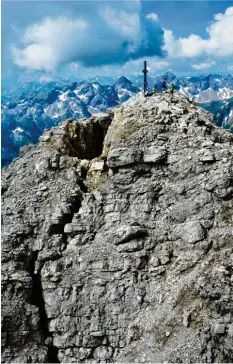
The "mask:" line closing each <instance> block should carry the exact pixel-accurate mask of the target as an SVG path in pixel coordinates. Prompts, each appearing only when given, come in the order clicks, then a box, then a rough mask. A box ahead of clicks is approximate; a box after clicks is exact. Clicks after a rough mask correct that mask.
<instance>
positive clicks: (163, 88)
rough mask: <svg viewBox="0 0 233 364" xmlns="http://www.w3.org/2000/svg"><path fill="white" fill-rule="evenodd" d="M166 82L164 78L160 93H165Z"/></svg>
mask: <svg viewBox="0 0 233 364" xmlns="http://www.w3.org/2000/svg"><path fill="white" fill-rule="evenodd" d="M166 80H167V79H166V77H165V78H164V80H163V82H162V92H163V91H165V92H166V91H167V82H166Z"/></svg>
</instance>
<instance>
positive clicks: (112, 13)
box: [101, 7, 140, 39]
mask: <svg viewBox="0 0 233 364" xmlns="http://www.w3.org/2000/svg"><path fill="white" fill-rule="evenodd" d="M101 15H102V17H103V18H104V20H105V22H106V23H107V24H108V25H109V27H110V28H112V29H114V30H115V31H117V32H119V34H123V35H126V36H128V37H129V38H133V39H134V38H135V37H138V35H139V33H140V19H139V14H138V13H136V12H133V13H128V12H126V11H124V10H118V9H114V8H110V7H107V8H105V9H104V10H103V11H102V12H101Z"/></svg>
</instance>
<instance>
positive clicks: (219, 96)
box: [1, 72, 233, 166]
mask: <svg viewBox="0 0 233 364" xmlns="http://www.w3.org/2000/svg"><path fill="white" fill-rule="evenodd" d="M164 77H166V79H167V83H168V84H170V83H171V82H174V84H175V85H176V89H177V90H179V92H181V93H184V94H186V95H187V96H188V97H192V98H194V100H195V101H196V102H198V103H199V104H200V105H201V106H202V107H204V108H205V109H207V110H209V111H210V112H213V113H214V114H215V116H216V121H217V124H218V125H221V126H223V127H226V128H229V129H231V130H232V131H233V77H232V76H231V75H229V76H227V77H223V76H221V75H208V76H204V77H189V78H184V77H180V78H177V77H176V76H175V75H174V74H173V73H171V72H167V73H166V74H164V75H160V76H155V77H151V76H149V77H148V81H149V82H148V84H149V89H152V87H153V86H154V84H156V86H157V89H158V91H160V89H161V83H162V80H163V79H164ZM101 82H103V83H104V82H105V83H106V84H101ZM142 84H143V76H142V75H141V76H133V77H131V80H129V79H127V78H126V77H123V76H122V77H120V78H119V79H118V80H115V79H113V78H110V77H103V78H96V79H91V80H88V81H76V82H72V81H69V80H68V79H63V80H62V79H58V80H56V81H53V82H47V83H44V82H43V83H39V82H34V81H30V82H22V83H20V84H19V85H18V86H17V87H14V88H12V87H8V88H5V89H4V88H3V89H2V147H1V150H2V166H4V165H6V164H8V163H10V162H11V161H12V160H13V159H14V158H15V157H17V156H18V154H19V149H20V147H22V146H23V145H25V144H28V143H30V142H32V143H36V142H37V141H38V138H39V136H40V135H41V134H42V133H43V131H44V129H46V128H50V127H51V126H53V125H57V124H59V123H60V122H61V121H63V120H65V119H67V118H75V119H78V118H83V117H89V116H91V115H92V114H95V113H98V112H102V111H105V110H106V109H107V108H109V107H113V106H116V105H119V104H121V103H122V102H124V101H126V100H128V99H129V98H130V97H131V96H132V95H134V94H135V93H138V92H141V87H142Z"/></svg>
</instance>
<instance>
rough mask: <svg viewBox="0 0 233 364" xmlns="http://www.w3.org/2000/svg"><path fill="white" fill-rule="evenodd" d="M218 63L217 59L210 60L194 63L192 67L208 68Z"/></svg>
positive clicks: (196, 68) (198, 68)
mask: <svg viewBox="0 0 233 364" xmlns="http://www.w3.org/2000/svg"><path fill="white" fill-rule="evenodd" d="M215 64H216V62H215V61H210V62H202V63H199V64H192V67H193V68H194V69H195V70H206V69H208V68H210V67H212V66H214V65H215Z"/></svg>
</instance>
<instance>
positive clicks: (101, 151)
mask: <svg viewBox="0 0 233 364" xmlns="http://www.w3.org/2000/svg"><path fill="white" fill-rule="evenodd" d="M232 156H233V135H232V134H230V133H228V132H227V131H226V130H223V129H220V128H218V127H216V126H215V124H214V120H213V117H212V116H211V114H209V113H208V112H206V111H204V110H203V109H201V108H199V107H197V106H196V105H194V104H191V103H190V102H189V101H188V100H187V99H186V98H185V97H183V96H178V94H175V96H174V100H173V101H171V99H170V97H169V95H167V94H163V95H161V94H158V95H154V96H151V97H148V98H144V97H143V96H142V95H137V96H133V97H132V98H131V99H130V100H129V101H127V102H126V103H124V104H123V105H121V106H118V107H117V108H115V109H110V110H109V111H108V112H107V113H106V114H102V113H100V114H96V115H93V116H92V117H91V118H90V119H86V118H84V119H81V120H78V121H75V120H66V121H65V122H63V123H62V124H61V125H60V126H58V127H53V128H52V129H51V130H47V131H46V132H45V133H44V134H43V136H42V137H41V139H40V142H39V144H38V145H36V146H33V145H29V146H27V147H24V149H22V150H21V155H20V157H19V158H17V159H16V160H15V161H14V162H12V163H11V164H10V165H9V166H8V167H6V168H4V169H3V172H2V204H3V205H2V219H3V226H2V345H3V347H2V362H6V363H7V362H8V363H16V362H17V363H36V362H37V363H38V362H39V363H55V362H61V363H71V362H76V363H79V362H84V363H98V362H118V363H121V362H122V363H123V362H128V363H135V362H141V363H150V362H152V363H156V362H157V363H161V362H171V363H194V362H199V363H213V362H215V363H217V362H224V363H229V362H232V361H233V314H232V312H233V288H232V287H233V218H232V215H233V158H232Z"/></svg>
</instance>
